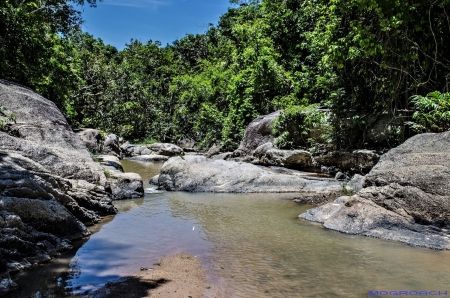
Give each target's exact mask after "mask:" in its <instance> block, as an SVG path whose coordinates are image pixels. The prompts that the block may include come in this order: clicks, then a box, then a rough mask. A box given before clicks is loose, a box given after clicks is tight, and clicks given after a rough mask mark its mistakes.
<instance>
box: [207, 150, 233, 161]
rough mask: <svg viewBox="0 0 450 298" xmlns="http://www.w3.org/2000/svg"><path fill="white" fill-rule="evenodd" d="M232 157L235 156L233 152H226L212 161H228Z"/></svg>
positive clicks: (214, 157)
mask: <svg viewBox="0 0 450 298" xmlns="http://www.w3.org/2000/svg"><path fill="white" fill-rule="evenodd" d="M232 155H233V152H225V153H220V154H217V155H214V156H211V159H222V160H227V159H229V158H230V157H231V156H232Z"/></svg>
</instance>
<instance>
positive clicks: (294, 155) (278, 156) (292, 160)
mask: <svg viewBox="0 0 450 298" xmlns="http://www.w3.org/2000/svg"><path fill="white" fill-rule="evenodd" d="M253 157H254V158H255V159H254V160H253V161H252V163H254V164H259V165H264V166H282V167H286V168H291V169H308V168H312V167H314V166H315V165H316V162H315V161H314V159H313V157H312V154H311V153H310V152H308V151H305V150H281V149H277V148H274V147H273V145H272V143H266V144H264V145H261V146H259V147H258V148H256V150H255V151H253Z"/></svg>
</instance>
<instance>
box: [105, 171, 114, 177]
mask: <svg viewBox="0 0 450 298" xmlns="http://www.w3.org/2000/svg"><path fill="white" fill-rule="evenodd" d="M103 173H104V174H105V177H106V178H111V177H112V176H111V173H110V172H109V171H107V170H104V171H103Z"/></svg>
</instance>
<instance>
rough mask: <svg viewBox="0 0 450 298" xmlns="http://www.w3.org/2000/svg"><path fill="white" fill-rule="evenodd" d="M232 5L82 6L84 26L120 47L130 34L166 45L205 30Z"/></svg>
mask: <svg viewBox="0 0 450 298" xmlns="http://www.w3.org/2000/svg"><path fill="white" fill-rule="evenodd" d="M231 6H232V5H231V4H230V3H229V1H228V0H104V1H103V2H99V3H98V5H97V7H96V8H90V7H89V6H84V7H82V10H83V15H82V16H83V19H84V20H85V24H84V25H83V30H84V31H85V32H89V33H90V34H92V35H94V37H99V38H101V39H103V41H104V42H105V43H106V44H111V45H113V46H115V47H116V48H118V49H119V50H121V49H123V48H124V46H125V44H126V43H128V42H129V41H130V39H131V38H134V39H137V40H140V41H142V42H147V41H148V40H149V39H151V40H153V41H156V40H159V41H161V43H162V44H163V46H165V45H166V44H167V43H169V44H171V43H172V42H173V41H175V40H176V39H179V38H181V37H183V36H184V35H186V34H187V33H194V34H195V33H204V32H205V31H206V26H207V25H208V24H209V23H213V24H217V22H218V21H219V17H220V16H221V15H222V14H224V13H225V12H226V11H227V9H228V7H231Z"/></svg>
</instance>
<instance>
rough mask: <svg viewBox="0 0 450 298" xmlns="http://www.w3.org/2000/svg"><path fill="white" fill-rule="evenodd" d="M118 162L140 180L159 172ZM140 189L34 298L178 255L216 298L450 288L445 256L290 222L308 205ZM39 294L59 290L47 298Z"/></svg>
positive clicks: (285, 197) (92, 284) (80, 288)
mask: <svg viewBox="0 0 450 298" xmlns="http://www.w3.org/2000/svg"><path fill="white" fill-rule="evenodd" d="M122 164H123V166H124V168H125V170H126V171H131V172H138V173H140V174H141V175H142V176H143V178H144V180H145V181H148V180H149V179H150V178H151V177H152V176H153V175H156V174H158V172H159V169H160V167H161V164H143V163H139V162H133V161H128V160H125V161H123V162H122ZM146 188H147V193H146V194H145V197H144V198H142V199H137V200H126V201H120V202H116V206H117V207H118V209H119V210H120V212H119V214H118V215H116V216H115V218H114V219H113V220H112V221H110V222H108V223H105V224H103V225H101V226H98V227H97V228H99V229H100V231H99V232H97V233H95V234H93V235H92V236H91V237H90V239H89V241H87V242H86V243H85V244H84V245H83V246H82V247H81V248H80V249H79V250H78V251H77V253H76V255H75V256H74V257H73V259H72V260H71V262H70V271H69V274H66V275H64V276H62V277H60V279H59V286H58V282H57V283H56V286H55V282H53V283H52V282H48V281H47V286H46V290H45V291H44V290H42V289H41V290H40V291H39V292H35V294H34V295H35V296H34V297H67V296H68V295H69V294H68V293H69V292H70V291H75V293H82V292H85V291H87V290H90V289H94V288H96V287H98V286H100V285H102V284H104V283H105V282H106V281H108V280H111V279H116V278H118V277H120V276H123V275H127V274H132V273H134V272H137V271H139V269H140V267H152V265H153V263H155V262H157V261H158V259H160V258H161V257H163V256H165V255H170V254H174V253H177V252H182V251H183V252H189V253H192V254H194V255H196V256H198V257H200V258H201V259H202V260H203V261H204V263H205V266H206V267H207V268H208V269H209V272H210V277H209V278H210V283H211V287H215V288H220V289H221V292H222V296H223V297H368V296H369V291H371V290H372V291H375V290H388V291H390V290H440V291H445V290H448V291H450V252H445V251H444V252H443V251H433V250H428V249H423V248H415V247H410V246H407V245H404V244H400V243H395V242H388V241H383V240H379V239H372V238H367V237H360V236H349V235H344V234H341V233H338V232H333V231H329V230H326V229H324V228H322V227H321V225H318V224H313V223H310V222H307V221H303V220H300V219H298V215H299V214H300V213H302V212H304V211H305V210H307V209H308V208H310V207H311V206H304V205H303V206H302V205H298V204H296V203H293V202H292V201H291V200H290V199H291V198H292V197H293V196H294V195H292V194H273V195H271V194H210V193H207V194H201V193H200V194H199V193H196V194H194V193H180V192H162V193H161V192H160V193H158V192H156V193H155V191H153V189H152V188H151V187H149V186H146ZM56 280H57V281H58V278H56ZM48 284H50V285H52V286H48ZM49 287H50V288H56V289H61V288H64V289H65V291H60V292H63V294H60V293H59V294H57V293H56V292H57V291H55V290H54V291H49V290H48V288H49ZM36 293H38V295H37V294H36ZM46 293H47V294H46ZM48 293H51V294H48ZM449 293H450V292H449ZM21 297H25V296H21Z"/></svg>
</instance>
